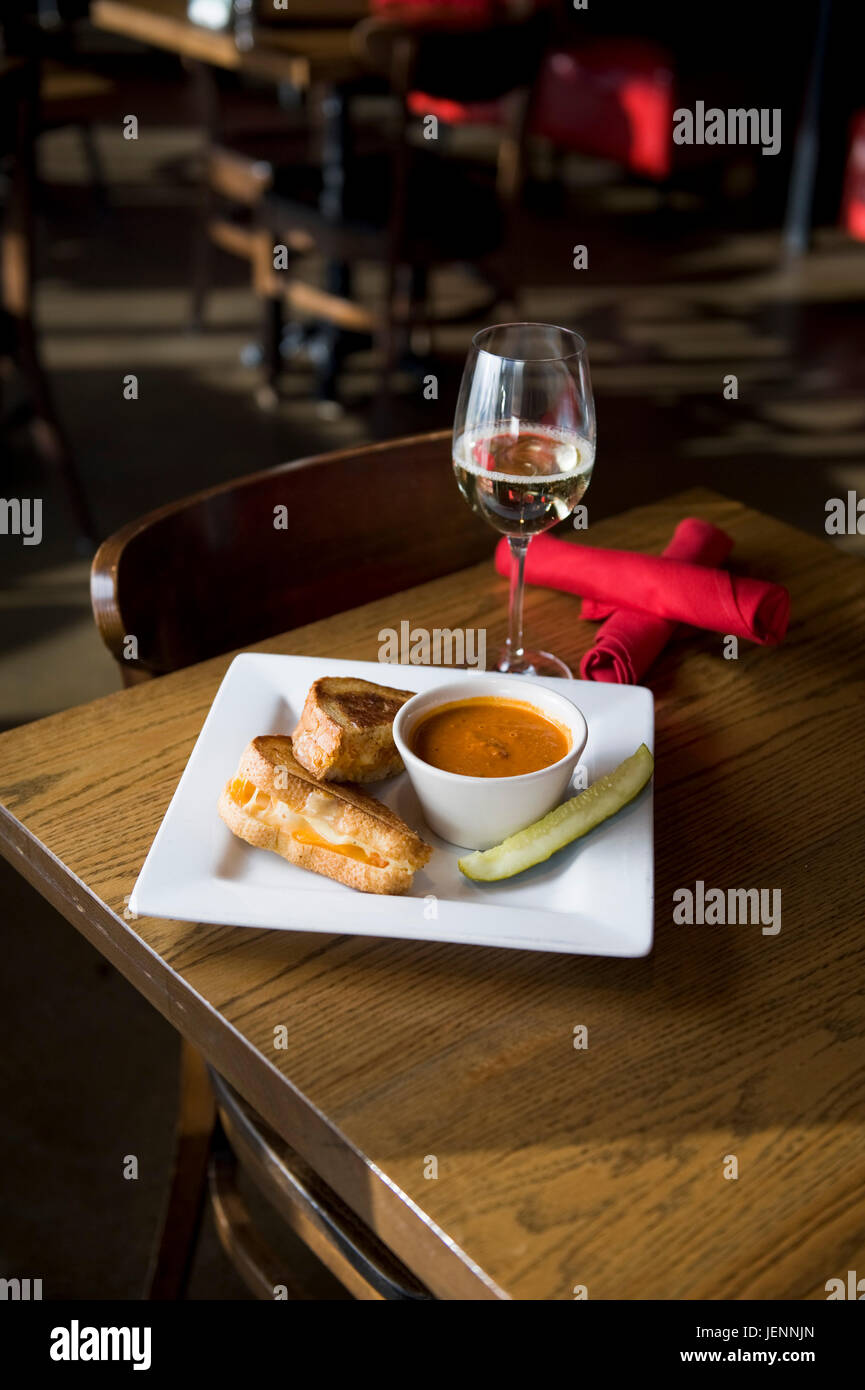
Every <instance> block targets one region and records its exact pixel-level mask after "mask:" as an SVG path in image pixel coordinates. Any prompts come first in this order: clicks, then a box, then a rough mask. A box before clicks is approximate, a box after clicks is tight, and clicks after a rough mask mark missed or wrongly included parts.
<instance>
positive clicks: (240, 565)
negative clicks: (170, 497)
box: [91, 431, 494, 684]
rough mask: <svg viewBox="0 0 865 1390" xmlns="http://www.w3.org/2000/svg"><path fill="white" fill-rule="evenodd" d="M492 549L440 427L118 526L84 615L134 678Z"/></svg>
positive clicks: (98, 561)
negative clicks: (90, 615)
mask: <svg viewBox="0 0 865 1390" xmlns="http://www.w3.org/2000/svg"><path fill="white" fill-rule="evenodd" d="M493 546H494V537H493V534H492V532H491V531H490V530H489V529H488V528H487V527H486V526H485V525H484V524H483V522H482V521H480V520H479V519H478V518H477V517H476V516H475V515H474V513H473V512H471V510H470V509H469V508H468V507H467V506H466V505H465V503H464V502H462V501H461V499H460V497H459V495H458V493H457V487H456V483H455V482H454V477H453V472H452V469H451V458H450V432H449V431H441V432H439V433H436V434H427V435H419V436H416V437H414V438H409V439H398V440H393V441H391V442H388V443H385V444H373V445H368V446H366V447H363V448H358V449H343V450H340V451H338V452H336V453H331V454H324V455H320V456H318V457H315V458H308V459H300V460H298V461H297V462H294V463H287V464H284V465H282V466H281V467H279V468H274V469H270V470H268V471H267V472H262V473H256V474H253V475H252V476H250V477H247V478H238V479H236V480H234V481H233V482H230V483H227V484H223V485H222V486H220V487H215V488H211V489H210V490H208V491H206V492H201V493H198V494H197V495H195V496H192V497H188V498H185V499H184V500H182V501H180V502H175V503H171V504H170V505H169V506H166V507H161V508H160V509H159V510H158V511H155V512H151V513H150V514H149V515H147V516H144V517H141V518H140V519H139V520H137V521H133V522H130V523H129V525H127V526H124V527H123V528H122V529H121V530H120V531H118V532H116V533H115V534H114V535H113V536H111V537H110V538H109V539H108V540H106V541H105V542H103V544H102V545H101V546H100V548H99V550H98V552H97V554H96V557H95V559H94V561H93V570H92V577H91V595H92V602H93V612H94V616H95V618H96V623H97V626H98V628H99V631H100V633H101V635H102V638H103V640H104V641H105V643H106V645H107V646H108V648H109V650H110V651H111V652H112V654H113V655H114V657H115V658H116V659H117V661H118V663H119V664H120V667H121V671H122V673H123V678H124V681H125V682H126V683H127V684H133V683H135V682H136V681H138V680H142V679H147V678H148V677H150V676H156V675H161V674H163V673H165V672H168V671H174V670H177V669H179V668H180V667H183V666H188V665H191V664H192V663H193V662H196V661H202V660H204V659H206V658H207V657H210V656H215V655H217V654H219V653H221V652H226V651H231V650H233V649H234V648H236V647H241V646H246V645H248V644H249V643H252V642H257V641H262V640H263V639H264V638H266V637H271V636H274V635H275V634H276V633H279V632H283V631H285V630H286V629H288V628H292V627H299V626H301V625H302V624H304V623H308V622H314V621H316V620H317V619H320V618H324V617H328V616H329V615H330V614H332V613H336V612H340V611H342V610H344V609H346V608H352V607H355V606H357V605H359V604H362V603H368V602H370V601H371V600H373V599H376V598H381V597H383V596H384V595H386V594H389V593H395V592H397V591H399V590H401V589H405V588H408V587H410V586H411V585H414V584H422V583H425V582H427V581H428V580H430V579H434V578H438V577H439V576H440V575H443V574H449V573H451V572H453V571H454V570H458V569H462V568H464V567H466V566H468V565H471V564H475V563H477V562H478V561H480V560H482V559H484V558H485V557H487V556H490V555H491V554H492V550H493ZM407 616H410V615H407ZM132 638H134V639H135V641H134V643H133V642H132V641H130V640H129V639H132Z"/></svg>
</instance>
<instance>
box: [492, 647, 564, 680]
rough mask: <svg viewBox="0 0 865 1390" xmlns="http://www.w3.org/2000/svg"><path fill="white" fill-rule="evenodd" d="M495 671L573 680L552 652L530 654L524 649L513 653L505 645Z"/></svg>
mask: <svg viewBox="0 0 865 1390" xmlns="http://www.w3.org/2000/svg"><path fill="white" fill-rule="evenodd" d="M496 670H497V671H502V672H503V673H506V674H508V675H511V676H558V677H560V678H561V677H563V678H564V679H565V680H573V678H574V673H573V671H572V670H571V669H570V667H569V666H566V665H565V663H564V662H563V661H560V660H559V658H558V657H557V656H553V654H552V652H532V651H528V650H527V649H526V648H525V647H524V648H523V649H522V650H521V651H519V652H515V651H513V650H512V649H511V647H510V646H509V645H508V644H507V642H506V643H505V645H504V646H503V647H502V649H501V652H500V653H499V659H498V661H497V662H496Z"/></svg>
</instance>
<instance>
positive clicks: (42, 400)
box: [17, 319, 99, 545]
mask: <svg viewBox="0 0 865 1390" xmlns="http://www.w3.org/2000/svg"><path fill="white" fill-rule="evenodd" d="M17 339H18V341H17V362H18V366H19V368H20V371H21V375H22V377H23V378H24V382H25V384H26V387H27V391H28V394H29V396H30V397H31V399H32V415H31V420H30V430H31V433H32V435H33V442H34V444H35V446H36V449H37V451H38V453H39V454H40V455H41V457H42V458H43V459H44V461H45V462H46V463H47V464H48V466H49V467H50V468H56V470H57V472H58V473H59V474H60V477H61V478H62V480H63V485H64V487H65V488H66V493H67V496H68V497H69V502H70V505H71V507H72V513H73V515H74V517H75V522H76V525H77V527H78V530H79V532H80V535H81V538H82V542H91V543H92V544H94V545H95V544H97V542H98V539H99V538H98V536H97V534H96V525H95V523H94V521H93V517H92V514H91V512H90V507H89V505H88V502H87V497H86V495H85V492H84V487H83V485H82V482H81V478H80V477H79V474H78V469H77V467H76V464H75V460H74V458H73V455H72V450H71V449H70V447H69V443H68V441H67V439H66V432H65V430H64V429H63V426H62V425H61V423H60V419H59V416H58V415H57V412H56V410H55V408H54V397H53V395H52V392H51V388H50V386H49V384H48V378H47V377H46V375H45V371H44V369H43V366H42V361H41V359H40V356H39V350H38V347H37V345H36V335H35V332H34V329H33V325H32V323H31V322H30V320H29V319H19V320H18V323H17Z"/></svg>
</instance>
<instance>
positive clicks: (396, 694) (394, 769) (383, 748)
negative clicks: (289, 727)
mask: <svg viewBox="0 0 865 1390" xmlns="http://www.w3.org/2000/svg"><path fill="white" fill-rule="evenodd" d="M413 694H414V691H411V690H395V689H392V688H391V687H390V686H386V685H375V684H374V683H373V682H371V681H364V680H360V679H356V678H354V677H348V676H323V677H321V679H319V680H317V681H313V683H312V685H311V686H310V688H309V693H308V695H307V697H306V701H305V703H304V706H303V711H302V713H301V716H300V720H299V721H298V725H297V728H296V729H295V730H294V733H293V734H292V744H293V746H294V753H295V757H296V758H297V759H298V761H299V762H300V763H301V764H302V766H303V767H305V768H306V769H307V771H308V772H310V773H312V775H313V776H314V777H316V778H318V779H319V780H320V781H323V782H342V781H348V782H378V781H381V780H382V779H383V778H385V777H393V776H395V774H396V773H398V772H401V771H402V770H403V762H402V758H401V757H400V755H399V753H398V752H397V749H396V744H395V743H394V741H393V721H394V717H395V715H396V714H397V712H398V711H399V710H400V709H401V708H402V706H403V705H404V704H405V702H406V700H410V699H411V697H412V695H413Z"/></svg>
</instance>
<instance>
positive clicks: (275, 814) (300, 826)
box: [231, 777, 388, 869]
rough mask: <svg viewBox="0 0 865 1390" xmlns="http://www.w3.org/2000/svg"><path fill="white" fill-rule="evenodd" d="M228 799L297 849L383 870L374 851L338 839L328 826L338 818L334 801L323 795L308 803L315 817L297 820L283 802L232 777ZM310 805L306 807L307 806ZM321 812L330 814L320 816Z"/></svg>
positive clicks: (346, 838)
mask: <svg viewBox="0 0 865 1390" xmlns="http://www.w3.org/2000/svg"><path fill="white" fill-rule="evenodd" d="M231 798H232V800H233V801H236V802H237V804H238V806H242V807H243V809H244V811H245V812H246V814H247V815H248V816H252V818H253V819H254V820H257V821H260V822H261V823H262V825H269V826H271V827H272V829H274V830H280V831H282V832H283V834H289V835H291V837H292V839H293V840H296V841H297V843H298V844H300V845H314V846H316V847H317V848H319V849H327V850H330V852H331V854H342V855H344V856H345V858H346V859H356V860H358V861H359V863H361V864H369V865H371V867H372V868H375V869H386V868H387V864H388V861H387V860H386V859H383V858H382V857H381V855H380V854H376V853H375V852H374V851H373V850H366V849H364V848H363V846H362V845H359V844H358V843H357V842H356V841H355V840H352V839H351V837H350V836H348V835H340V834H338V832H337V831H335V830H334V829H333V827H332V825H331V824H330V822H331V821H332V820H333V819H334V817H335V815H336V814H338V811H339V806H338V804H337V802H336V798H335V797H332V796H328V797H325V796H324V794H323V793H320V792H313V793H312V796H311V797H310V802H312V803H313V809H314V810H315V811H317V812H318V814H317V815H315V816H300V815H298V814H297V812H296V811H292V809H291V807H290V806H286V804H285V802H284V801H279V800H277V798H276V797H272V796H268V795H267V793H266V792H262V791H259V789H258V787H256V786H254V785H253V783H252V782H247V781H245V780H244V779H243V778H241V777H235V779H234V781H233V782H232V783H231ZM325 803H326V804H325ZM308 804H309V803H308ZM322 811H327V812H329V814H327V815H322Z"/></svg>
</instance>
